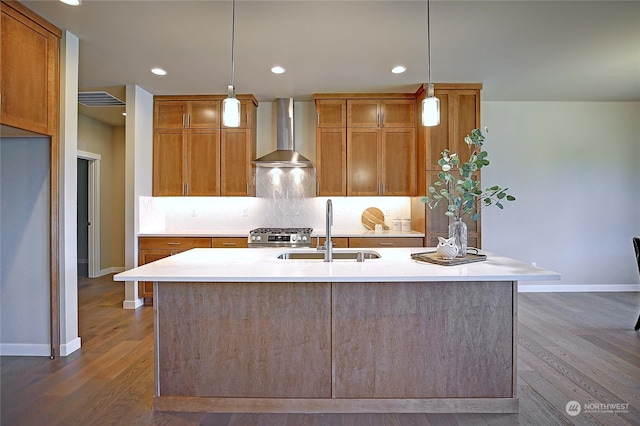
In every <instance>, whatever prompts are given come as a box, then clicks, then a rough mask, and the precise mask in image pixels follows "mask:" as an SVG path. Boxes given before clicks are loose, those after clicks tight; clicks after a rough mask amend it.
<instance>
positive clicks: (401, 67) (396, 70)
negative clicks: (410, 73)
mask: <svg viewBox="0 0 640 426" xmlns="http://www.w3.org/2000/svg"><path fill="white" fill-rule="evenodd" d="M406 70H407V67H405V66H404V65H398V66H396V67H393V68H392V69H391V72H392V73H394V74H402V73H403V72H405V71H406Z"/></svg>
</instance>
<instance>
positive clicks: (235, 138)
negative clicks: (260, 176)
mask: <svg viewBox="0 0 640 426" xmlns="http://www.w3.org/2000/svg"><path fill="white" fill-rule="evenodd" d="M223 98H224V96H222V95H200V96H156V97H155V99H154V144H153V195H154V196H181V195H187V196H217V195H223V196H231V195H254V194H255V189H254V182H253V180H254V179H253V176H254V168H253V166H252V165H251V160H253V159H254V157H255V151H256V128H255V124H256V106H257V101H256V100H255V98H254V97H253V96H251V95H239V96H238V99H240V102H241V113H242V116H241V123H240V127H239V128H226V127H224V126H222V124H221V120H220V110H221V102H222V99H223Z"/></svg>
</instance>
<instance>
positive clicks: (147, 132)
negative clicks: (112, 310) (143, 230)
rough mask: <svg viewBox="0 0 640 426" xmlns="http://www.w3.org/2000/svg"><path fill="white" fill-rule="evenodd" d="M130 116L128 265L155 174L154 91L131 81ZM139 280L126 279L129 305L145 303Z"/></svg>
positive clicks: (135, 249) (132, 264) (134, 260)
mask: <svg viewBox="0 0 640 426" xmlns="http://www.w3.org/2000/svg"><path fill="white" fill-rule="evenodd" d="M126 109H127V120H126V126H125V128H126V130H125V134H126V136H125V138H126V139H125V145H126V146H125V171H124V172H125V200H124V202H125V223H124V228H125V267H126V268H127V269H131V268H133V267H135V266H137V264H138V261H137V259H138V240H137V238H136V235H137V234H138V232H139V228H140V213H139V199H140V197H142V196H150V195H151V191H152V178H153V168H152V167H153V95H151V93H149V92H147V91H145V90H144V89H142V88H140V87H138V86H136V85H133V84H129V85H127V107H126ZM142 303H143V301H142V299H140V298H138V287H137V282H135V281H129V282H126V283H125V300H124V302H123V307H124V308H125V309H136V308H138V307H140V306H142Z"/></svg>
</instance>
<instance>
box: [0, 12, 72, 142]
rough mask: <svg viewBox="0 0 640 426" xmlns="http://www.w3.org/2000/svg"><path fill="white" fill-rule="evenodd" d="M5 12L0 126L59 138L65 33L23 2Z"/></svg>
mask: <svg viewBox="0 0 640 426" xmlns="http://www.w3.org/2000/svg"><path fill="white" fill-rule="evenodd" d="M1 8H2V18H1V22H0V31H1V35H0V40H1V41H0V43H1V47H0V63H2V67H0V94H1V97H0V104H1V106H0V123H2V124H5V125H8V126H11V127H16V128H18V129H24V130H29V131H32V132H35V133H40V134H44V135H54V134H57V129H58V126H59V110H60V106H59V99H60V94H59V93H60V77H59V76H60V70H59V66H60V65H59V64H60V59H59V58H60V37H61V36H62V33H61V32H60V30H59V29H58V28H56V27H54V26H53V25H51V24H50V23H49V22H47V21H45V20H44V19H42V18H40V17H39V16H37V15H36V14H34V13H33V12H31V11H30V10H29V9H27V8H26V7H24V6H22V5H21V4H20V3H18V2H9V3H5V2H2V3H1Z"/></svg>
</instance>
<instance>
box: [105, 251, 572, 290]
mask: <svg viewBox="0 0 640 426" xmlns="http://www.w3.org/2000/svg"><path fill="white" fill-rule="evenodd" d="M291 250H296V251H309V250H312V251H313V249H289V248H248V249H243V248H211V249H209V248H199V249H192V250H188V251H185V252H183V253H179V254H177V255H174V256H170V257H167V258H164V259H161V260H158V261H155V262H152V263H148V264H146V265H142V266H139V267H137V268H135V269H131V270H128V271H125V272H122V273H120V274H117V275H115V276H114V280H115V281H134V280H137V281H189V282H206V281H211V282H386V281H390V282H394V281H396V282H401V281H522V280H540V281H546V280H559V279H560V274H558V273H556V272H552V271H548V270H545V269H542V268H538V267H535V266H530V265H528V264H526V263H522V262H519V261H517V260H514V259H510V258H507V257H501V256H497V255H494V254H491V253H486V252H482V253H483V254H487V260H485V261H482V262H476V263H468V264H464V265H456V266H442V265H436V264H430V263H423V262H418V261H415V260H412V259H411V258H410V254H411V253H418V252H424V251H432V250H433V249H430V248H426V247H417V248H381V249H376V250H374V251H377V252H378V253H380V255H381V258H380V259H370V260H365V261H364V262H356V261H355V260H334V261H333V262H331V263H329V262H324V261H322V260H289V259H287V260H285V259H278V258H277V256H278V255H279V254H280V253H283V252H285V251H291ZM357 250H358V249H334V253H336V252H340V251H357ZM360 250H365V249H360Z"/></svg>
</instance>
